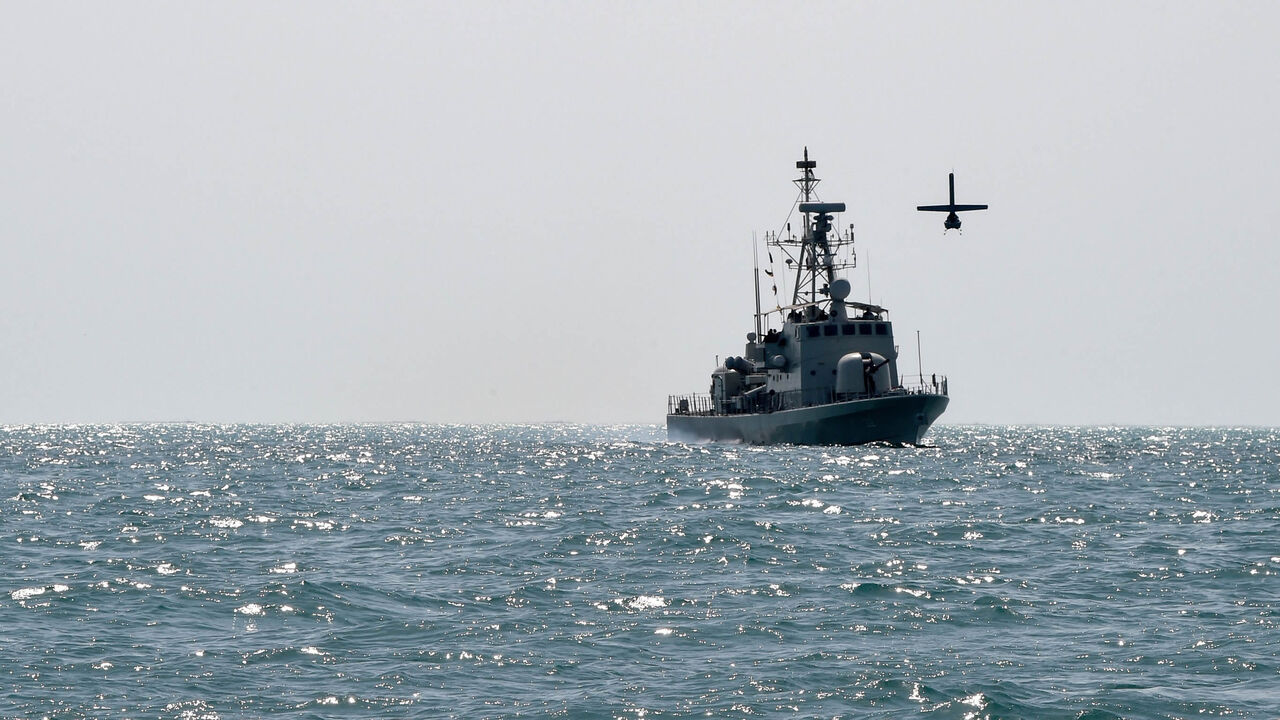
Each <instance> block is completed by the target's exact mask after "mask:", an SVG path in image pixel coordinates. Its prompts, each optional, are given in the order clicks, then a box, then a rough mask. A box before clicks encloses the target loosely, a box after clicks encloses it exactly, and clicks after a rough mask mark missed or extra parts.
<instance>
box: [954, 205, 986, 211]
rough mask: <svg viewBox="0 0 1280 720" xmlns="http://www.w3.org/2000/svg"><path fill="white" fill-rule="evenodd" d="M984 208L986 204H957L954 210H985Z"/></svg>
mask: <svg viewBox="0 0 1280 720" xmlns="http://www.w3.org/2000/svg"><path fill="white" fill-rule="evenodd" d="M986 209H987V206H986V205H957V206H956V207H955V211H956V212H964V211H965V210H986Z"/></svg>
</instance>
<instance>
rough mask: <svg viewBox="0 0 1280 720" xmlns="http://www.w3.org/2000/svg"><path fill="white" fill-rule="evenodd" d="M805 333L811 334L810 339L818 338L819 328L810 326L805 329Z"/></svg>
mask: <svg viewBox="0 0 1280 720" xmlns="http://www.w3.org/2000/svg"><path fill="white" fill-rule="evenodd" d="M805 332H807V333H808V334H809V337H818V326H817V325H810V326H809V327H807V328H805Z"/></svg>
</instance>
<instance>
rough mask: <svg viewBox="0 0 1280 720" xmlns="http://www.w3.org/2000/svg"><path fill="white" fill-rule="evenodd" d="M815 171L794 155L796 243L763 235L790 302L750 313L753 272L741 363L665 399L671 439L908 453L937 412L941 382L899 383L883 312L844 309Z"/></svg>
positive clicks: (844, 236)
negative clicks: (778, 257) (886, 447)
mask: <svg viewBox="0 0 1280 720" xmlns="http://www.w3.org/2000/svg"><path fill="white" fill-rule="evenodd" d="M816 167H817V163H816V162H815V161H813V160H810V159H809V152H808V149H807V148H806V149H805V153H804V159H803V160H800V161H798V162H797V163H796V168H797V169H799V170H800V171H801V177H800V178H798V179H796V180H795V181H794V182H795V183H796V185H797V186H799V188H800V194H799V199H798V200H797V207H796V209H798V210H799V212H800V213H801V215H802V217H803V225H802V228H801V233H800V235H799V236H795V235H793V234H792V233H791V232H790V230H789V229H788V231H787V232H786V233H785V234H782V233H773V234H770V235H768V236H767V237H766V243H767V245H768V247H770V248H773V249H777V250H778V251H779V253H780V254H782V255H783V256H784V257H785V264H786V267H787V269H788V271H789V272H788V277H789V278H793V286H792V297H791V302H790V304H789V305H786V306H779V307H776V308H775V309H773V310H770V311H768V312H761V311H760V300H759V278H758V274H757V293H756V318H755V330H754V331H753V332H750V333H748V334H747V343H746V346H745V349H744V351H743V354H742V355H741V356H733V357H729V358H727V359H726V360H725V361H724V363H723V364H721V365H720V366H719V367H717V368H716V369H715V370H714V371H713V372H712V373H711V388H710V392H709V394H707V395H677V396H672V397H670V398H669V400H668V410H667V413H668V414H667V430H668V434H669V435H670V436H671V437H672V438H673V439H693V440H737V441H742V442H750V443H777V442H789V443H798V444H858V443H865V442H874V441H887V442H895V443H912V444H914V443H919V442H920V440H921V439H922V438H923V436H924V434H925V432H926V431H928V429H929V426H930V425H931V424H932V423H933V421H934V420H936V419H937V418H938V416H939V415H941V414H942V411H943V410H945V409H946V406H947V402H948V396H947V389H948V388H947V379H946V377H940V376H937V375H931V376H929V377H928V378H926V377H924V374H923V371H921V372H920V374H919V375H918V376H916V377H915V378H914V382H912V383H910V384H907V383H904V382H903V378H902V377H900V375H899V372H898V364H897V360H898V348H897V346H896V345H895V343H894V335H893V324H892V323H891V322H889V320H888V318H887V314H888V310H886V309H885V308H883V307H880V306H878V305H873V304H871V303H861V302H854V301H851V300H849V294H850V292H851V289H852V287H851V285H850V283H849V280H848V279H847V278H844V277H841V276H840V271H843V270H848V269H851V268H853V267H854V266H855V265H856V255H855V254H854V253H853V247H852V246H853V242H854V235H853V228H852V226H850V227H849V229H848V230H847V231H845V232H843V233H841V232H839V231H836V230H835V229H834V223H835V216H836V215H837V214H839V213H842V212H844V211H845V204H844V203H834V202H820V201H818V200H817V198H816V193H815V187H816V186H817V184H818V182H819V180H818V178H817V177H816V176H815V174H814V170H815V168H816ZM770 255H771V256H772V250H771V251H770ZM775 290H776V286H775ZM775 326H776V327H775Z"/></svg>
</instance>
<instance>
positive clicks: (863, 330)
mask: <svg viewBox="0 0 1280 720" xmlns="http://www.w3.org/2000/svg"><path fill="white" fill-rule="evenodd" d="M858 334H859V335H870V334H871V324H870V323H858Z"/></svg>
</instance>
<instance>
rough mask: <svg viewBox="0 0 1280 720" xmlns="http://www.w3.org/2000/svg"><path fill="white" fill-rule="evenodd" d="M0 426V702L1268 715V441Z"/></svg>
mask: <svg viewBox="0 0 1280 720" xmlns="http://www.w3.org/2000/svg"><path fill="white" fill-rule="evenodd" d="M928 440H929V442H930V443H932V447H922V448H896V447H887V446H864V447H848V448H846V447H791V446H778V447H752V446H741V445H732V444H683V443H671V442H668V441H667V439H666V434H665V432H664V431H663V429H662V428H660V427H652V426H617V427H587V426H577V425H538V426H466V427H464V426H431V425H373V426H221V427H219V426H202V425H125V426H78V427H34V426H27V427H8V428H4V429H2V430H0V478H2V484H3V486H2V489H0V511H2V515H0V682H2V683H3V690H2V692H0V716H2V717H6V718H8V717H21V718H45V717H48V718H86V717H87V718H149V717H164V718H193V719H194V718H206V719H208V718H241V717H297V718H312V717H314V718H321V717H351V718H363V717H388V718H391V717H397V718H398V717H416V718H434V717H457V718H486V717H490V718H509V717H566V718H579V717H580V718H626V719H628V720H639V719H641V718H693V717H717V718H760V717H804V718H817V717H822V718H832V717H838V718H903V717H916V716H922V717H930V718H972V719H977V718H1202V717H1233V718H1234V717H1239V718H1275V717H1278V716H1280V628H1278V627H1277V625H1278V624H1280V617H1278V616H1277V612H1278V611H1280V431H1277V430H1272V429H1178V428H1032V427H945V426H944V427H938V428H935V429H934V430H933V431H932V432H931V433H930V435H929V437H928Z"/></svg>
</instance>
